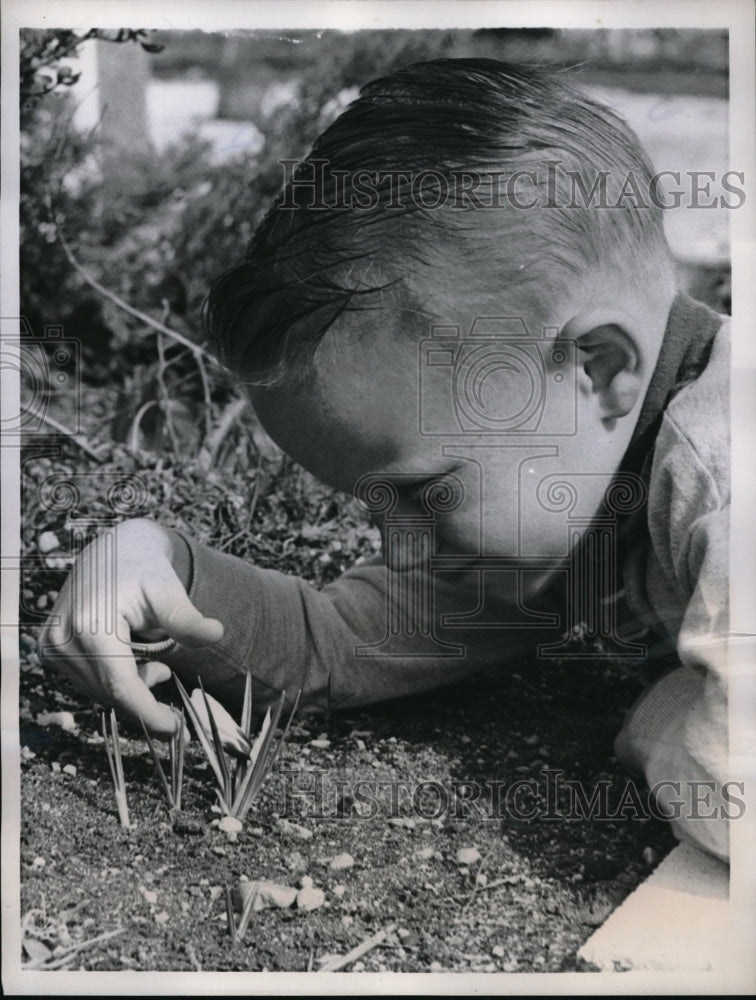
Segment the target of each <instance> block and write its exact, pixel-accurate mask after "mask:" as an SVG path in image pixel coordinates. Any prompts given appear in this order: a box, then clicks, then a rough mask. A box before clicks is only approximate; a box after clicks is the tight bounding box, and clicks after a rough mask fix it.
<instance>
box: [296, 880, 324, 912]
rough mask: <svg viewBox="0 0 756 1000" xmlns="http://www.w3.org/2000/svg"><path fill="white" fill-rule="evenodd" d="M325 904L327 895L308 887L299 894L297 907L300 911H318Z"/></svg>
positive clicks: (320, 890)
mask: <svg viewBox="0 0 756 1000" xmlns="http://www.w3.org/2000/svg"><path fill="white" fill-rule="evenodd" d="M324 903H325V893H324V892H323V890H322V889H316V888H315V887H314V886H311V885H308V886H306V887H305V888H304V889H300V890H299V892H298V893H297V907H298V909H300V910H317V909H318V907H320V906H322V905H323V904H324Z"/></svg>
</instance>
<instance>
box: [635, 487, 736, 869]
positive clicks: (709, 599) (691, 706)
mask: <svg viewBox="0 0 756 1000" xmlns="http://www.w3.org/2000/svg"><path fill="white" fill-rule="evenodd" d="M689 541H690V544H689V547H688V550H687V558H686V559H685V562H684V566H683V565H681V567H680V572H681V573H684V574H689V579H691V580H695V581H696V583H695V587H694V589H693V596H692V598H691V600H690V601H689V603H688V606H687V609H686V613H685V617H684V620H683V624H682V628H681V630H680V634H679V638H678V652H679V656H680V660H681V662H682V664H683V665H682V666H681V667H678V668H676V669H673V670H672V671H671V672H669V673H667V674H665V675H664V676H663V677H661V678H660V679H659V680H658V681H656V682H655V683H654V684H652V685H650V687H649V688H648V689H647V690H646V691H645V692H644V694H643V695H642V696H641V698H640V699H639V701H638V702H637V703H636V705H635V706H633V708H632V709H631V710H630V712H629V713H628V717H627V720H626V722H625V725H624V727H623V729H622V732H621V733H620V734H619V736H618V738H617V742H616V744H615V749H616V751H617V755H618V757H619V759H620V760H621V762H622V763H624V764H625V766H626V767H627V768H628V769H629V770H631V771H635V772H636V773H641V774H643V775H644V776H645V778H646V780H647V782H648V785H649V788H651V790H652V792H654V794H655V798H656V801H657V803H658V805H659V807H660V811H662V812H663V813H665V814H666V815H668V816H669V817H670V818H671V820H672V826H673V828H674V830H675V833H676V835H677V836H678V837H679V838H680V839H681V840H686V841H688V842H690V843H693V844H694V845H695V846H697V847H700V848H702V849H703V850H706V851H709V852H710V853H712V854H715V855H716V856H718V857H720V858H722V859H723V860H727V858H728V857H729V832H728V823H727V821H728V819H730V818H733V817H735V816H737V815H738V814H739V811H740V810H741V806H740V805H739V801H740V799H739V792H738V789H737V787H736V786H735V785H734V784H729V785H728V777H729V775H728V726H727V723H728V712H727V674H728V670H729V669H730V667H731V664H730V662H729V660H730V656H731V654H732V650H731V648H730V647H731V639H730V636H729V634H728V631H729V617H728V600H727V597H728V589H729V572H728V550H729V519H728V510H727V508H726V507H725V508H722V509H720V510H716V511H712V512H710V513H709V514H707V515H705V516H704V517H701V518H700V519H699V520H698V521H697V522H696V523H695V525H694V527H693V529H692V530H691V532H690V536H689Z"/></svg>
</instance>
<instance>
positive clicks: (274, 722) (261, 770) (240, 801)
mask: <svg viewBox="0 0 756 1000" xmlns="http://www.w3.org/2000/svg"><path fill="white" fill-rule="evenodd" d="M301 696H302V690H301V688H300V690H299V691H298V692H297V697H296V699H295V701H294V707H293V708H292V710H291V713H290V714H289V720H288V722H287V723H286V727H285V729H284V731H283V733H282V734H281V739H280V740H279V741H278V743H277V745H276V747H275V749H274V750H273V752H272V753H271V744H272V742H273V739H274V737H275V733H276V729H277V728H278V722H279V720H280V718H281V713H282V712H283V706H284V701H285V699H286V692H285V691H282V692H281V697H280V699H279V702H278V705H277V706H276V712H275V715H274V716H273V718H272V719H271V720H270V721H269V725H268V729H267V731H266V732H265V738H264V741H263V742H262V743H261V744H260V749H259V751H258V755H257V757H256V760H255V762H254V764H253V765H251V766H250V767H249V770H248V771H246V772H245V776H244V782H243V785H242V787H241V788H240V790H239V794H238V795H237V796H236V798H235V800H234V806H233V808H234V813H233V815H234V816H236V817H237V818H238V819H243V818H244V816H245V815H246V814H247V812H248V811H249V809H250V807H251V805H252V803H253V802H254V800H255V798H256V797H257V794H258V792H259V791H260V788H261V787H262V783H263V781H264V780H265V778H266V777H267V775H268V774H269V772H270V770H271V768H272V767H273V764H274V763H275V761H276V758H277V757H278V754H279V752H280V750H281V747H282V745H283V743H284V741H285V739H286V737H287V735H288V733H289V728H290V726H291V723H292V720H293V718H294V714H295V712H296V710H297V708H298V706H299V700H300V698H301ZM269 714H270V710H268V716H269ZM268 716H266V722H267V721H268ZM264 728H265V724H263V729H264ZM262 732H263V730H261V734H262ZM255 742H256V743H257V741H255ZM258 761H260V765H259V767H258V765H257V762H258Z"/></svg>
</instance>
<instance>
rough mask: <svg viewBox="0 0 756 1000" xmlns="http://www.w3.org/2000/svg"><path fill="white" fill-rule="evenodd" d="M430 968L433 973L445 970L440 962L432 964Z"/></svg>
mask: <svg viewBox="0 0 756 1000" xmlns="http://www.w3.org/2000/svg"><path fill="white" fill-rule="evenodd" d="M429 968H430V971H431V972H443V970H444V967H443V965H441V963H440V962H431V964H430V966H429Z"/></svg>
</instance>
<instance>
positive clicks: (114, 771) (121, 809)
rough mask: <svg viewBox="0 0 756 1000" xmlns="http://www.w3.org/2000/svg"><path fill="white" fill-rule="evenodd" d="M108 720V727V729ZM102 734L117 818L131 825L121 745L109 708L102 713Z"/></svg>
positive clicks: (114, 720) (123, 823)
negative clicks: (111, 780)
mask: <svg viewBox="0 0 756 1000" xmlns="http://www.w3.org/2000/svg"><path fill="white" fill-rule="evenodd" d="M108 721H109V722H110V729H108ZM101 722H102V736H103V739H104V740H105V753H106V754H107V755H108V764H109V765H110V775H111V777H112V779H113V789H114V790H115V798H116V805H117V806H118V818H119V819H120V821H121V826H124V827H129V826H131V820H130V819H129V806H128V803H127V801H126V779H125V778H124V776H123V761H122V760H121V746H120V743H119V741H118V723H117V722H116V714H115V711H114V710H113V709H112V708H111V710H110V716H109V717H108V714H107V712H103V713H102V717H101Z"/></svg>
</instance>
